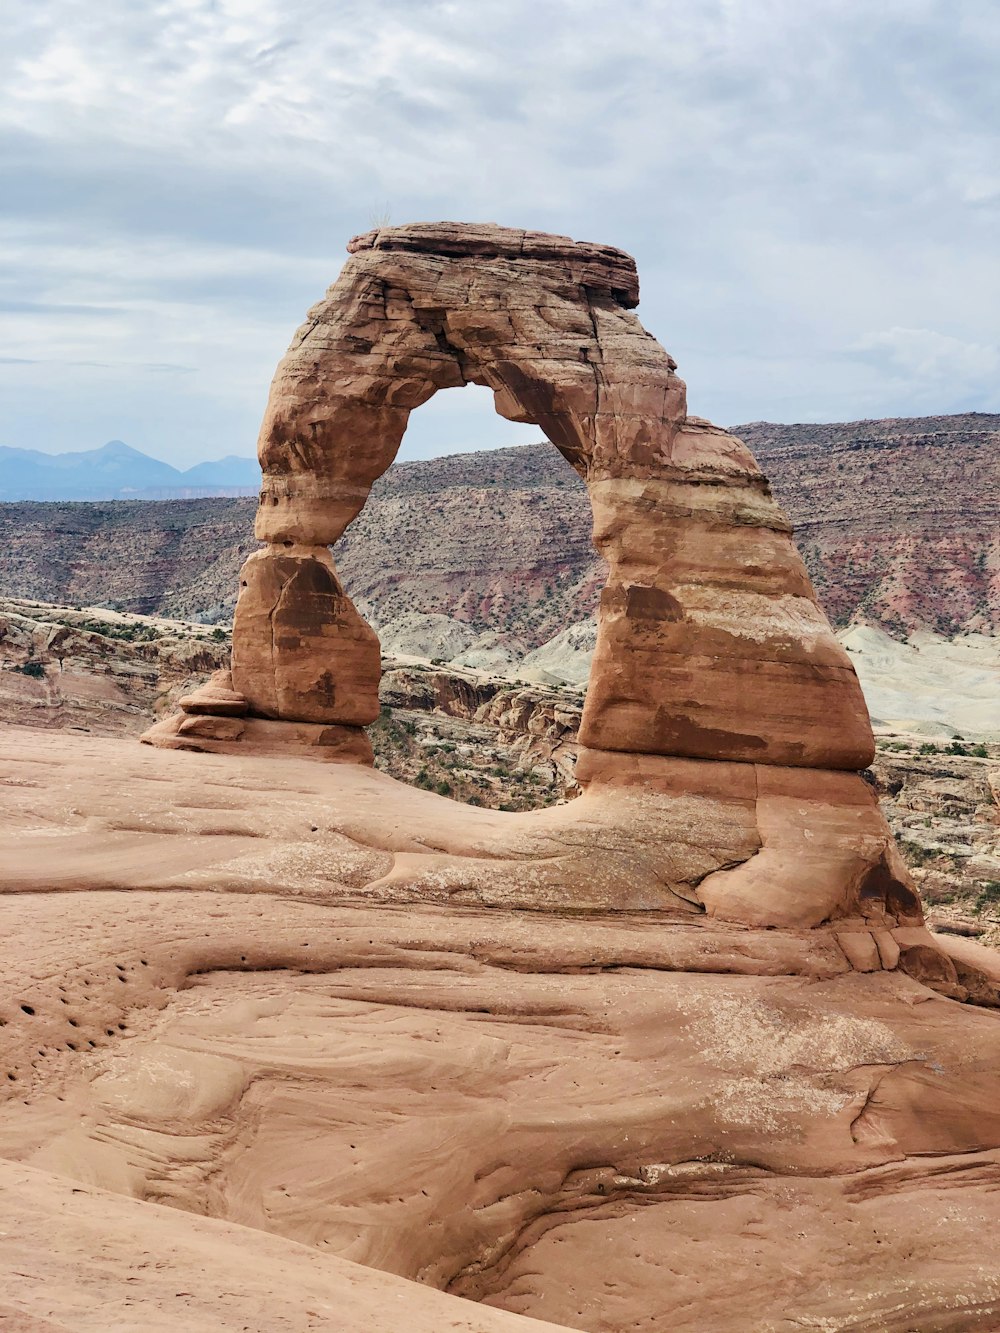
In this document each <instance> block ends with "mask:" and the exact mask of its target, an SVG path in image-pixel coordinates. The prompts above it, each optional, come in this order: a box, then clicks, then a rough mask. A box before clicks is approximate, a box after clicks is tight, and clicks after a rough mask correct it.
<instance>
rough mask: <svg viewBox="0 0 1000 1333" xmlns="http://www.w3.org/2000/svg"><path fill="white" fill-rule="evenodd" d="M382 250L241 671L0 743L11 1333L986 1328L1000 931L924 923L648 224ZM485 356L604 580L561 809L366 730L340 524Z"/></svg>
mask: <svg viewBox="0 0 1000 1333" xmlns="http://www.w3.org/2000/svg"><path fill="white" fill-rule="evenodd" d="M349 251H350V256H351V257H350V258H349V260H348V262H347V264H346V265H345V267H344V269H343V271H342V273H341V275H340V277H339V278H338V279H337V281H336V283H335V284H334V285H333V286H332V287H331V288H330V290H329V291H328V292H327V294H326V297H325V298H324V299H323V300H321V301H320V302H319V304H318V305H316V306H314V307H313V309H312V310H311V311H310V312H309V315H308V317H307V321H306V323H305V324H304V325H303V326H302V328H301V329H300V330H299V332H298V333H297V334H296V336H295V338H294V340H293V342H292V345H291V347H290V349H289V352H288V354H287V355H286V357H285V358H284V359H283V361H282V362H281V364H280V365H279V367H278V370H277V373H276V375H275V379H274V382H273V384H272V389H271V394H270V398H269V402H268V407H267V410H266V413H265V417H264V422H263V425H262V429H261V438H260V460H261V465H262V471H263V486H262V493H261V499H260V506H259V509H258V518H257V536H258V538H259V540H260V541H261V542H262V543H263V545H262V546H261V548H260V549H259V550H257V551H255V552H254V553H253V554H251V555H250V556H249V558H248V559H247V561H246V562H245V564H244V565H243V568H242V570H241V573H240V590H239V598H238V601H237V606H236V615H235V623H234V632H233V652H232V662H231V666H230V668H228V669H226V668H223V669H220V670H219V671H217V672H216V673H215V674H214V675H213V676H212V677H210V679H209V680H208V682H207V683H206V684H205V685H203V686H201V687H199V688H198V689H195V690H193V691H192V692H191V693H189V694H185V695H183V696H182V697H181V699H180V707H179V710H178V711H177V712H175V713H173V714H172V715H171V716H169V717H166V718H164V719H163V720H162V721H160V722H159V723H157V724H156V725H155V726H154V727H153V728H152V729H151V730H150V731H149V732H148V733H147V734H146V736H145V738H144V739H145V740H146V741H147V742H148V743H147V744H146V745H145V746H139V745H137V744H134V743H132V742H129V741H120V740H115V739H95V738H90V737H84V736H73V737H70V736H68V735H66V734H59V733H56V732H52V731H50V732H42V731H35V732H29V731H27V730H21V729H17V728H10V729H7V730H5V731H4V732H3V733H2V734H0V778H2V782H0V805H2V808H3V813H4V818H5V823H6V824H7V826H8V828H10V829H11V830H13V831H14V832H15V834H16V837H15V839H14V840H13V843H12V849H11V854H10V856H9V857H8V864H7V867H6V880H5V884H4V889H5V892H4V893H3V895H0V916H2V920H0V927H2V929H3V932H4V938H5V940H6V948H5V953H4V956H3V977H4V990H5V994H6V996H7V997H8V998H7V1000H6V1003H5V1005H4V1007H3V1011H2V1014H0V1021H2V1024H3V1039H4V1058H5V1065H6V1068H5V1070H4V1071H3V1072H4V1074H5V1077H4V1078H3V1079H2V1081H0V1092H3V1093H5V1099H4V1100H3V1101H2V1104H0V1153H2V1154H3V1156H2V1159H0V1198H2V1202H3V1205H4V1210H5V1218H6V1219H7V1227H6V1228H5V1235H4V1237H3V1238H2V1239H0V1263H3V1264H4V1273H5V1281H4V1284H3V1288H2V1290H3V1295H2V1296H0V1317H8V1316H9V1317H10V1319H11V1320H22V1321H24V1320H25V1319H27V1320H28V1326H29V1327H39V1328H43V1329H44V1328H53V1327H54V1328H62V1329H65V1328H71V1329H78V1328H79V1329H82V1328H92V1329H98V1328H108V1327H128V1326H129V1324H128V1321H129V1320H130V1319H131V1320H132V1321H133V1326H134V1324H135V1322H136V1320H138V1321H139V1323H141V1326H142V1327H144V1328H163V1329H167V1328H171V1327H178V1326H185V1327H198V1328H206V1329H219V1330H223V1329H224V1330H229V1329H232V1330H235V1329H247V1328H252V1329H256V1328H259V1329H261V1330H263V1329H264V1328H268V1329H271V1328H287V1329H289V1330H293V1329H296V1330H297V1329H306V1328H310V1327H316V1328H322V1327H325V1326H326V1327H328V1326H331V1325H332V1324H336V1326H338V1327H343V1328H347V1329H358V1330H360V1329H362V1328H384V1329H387V1330H390V1329H391V1330H396V1329H400V1330H401V1329H403V1328H406V1329H408V1330H409V1329H413V1330H415V1333H430V1330H432V1329H438V1328H442V1327H454V1328H457V1329H468V1330H483V1333H488V1331H489V1330H497V1333H500V1331H501V1330H504V1329H509V1330H510V1333H514V1331H515V1330H517V1329H521V1330H523V1333H528V1331H529V1330H530V1329H532V1328H535V1329H538V1330H539V1333H540V1330H541V1329H543V1328H554V1327H562V1328H573V1329H579V1330H589V1331H591V1333H633V1331H634V1333H638V1330H640V1329H643V1330H647V1329H653V1330H659V1331H660V1333H666V1331H667V1330H692V1331H693V1330H695V1329H697V1330H700V1331H701V1333H704V1331H705V1330H708V1333H713V1331H715V1333H737V1331H738V1330H742V1329H746V1328H747V1327H748V1312H749V1317H750V1320H751V1323H750V1325H749V1326H752V1327H755V1328H758V1329H761V1330H788V1331H789V1333H790V1330H791V1329H793V1328H803V1327H805V1328H816V1329H830V1328H838V1329H839V1328H843V1329H846V1328H852V1327H853V1328H868V1329H873V1330H874V1329H889V1330H897V1333H904V1330H911V1329H914V1328H917V1329H921V1330H923V1329H927V1330H932V1329H934V1330H953V1331H954V1333H961V1331H962V1330H972V1329H981V1330H988V1329H991V1328H995V1327H996V1325H997V1322H998V1320H1000V1265H998V1262H997V1260H996V1258H995V1256H994V1254H993V1250H992V1248H991V1247H989V1246H988V1245H984V1243H983V1236H984V1234H988V1233H989V1231H990V1230H991V1229H992V1228H993V1227H995V1225H996V1223H997V1221H998V1220H1000V1209H998V1205H997V1199H998V1197H1000V1191H998V1186H1000V1109H998V1108H1000V1095H998V1094H1000V1072H998V1071H1000V967H998V965H997V962H996V955H995V954H992V953H991V952H990V951H988V950H986V949H983V948H980V947H979V946H977V945H976V944H975V943H973V942H972V941H970V940H967V939H964V938H959V937H951V938H944V937H941V936H935V935H933V934H932V933H931V932H930V931H929V930H928V929H927V927H926V925H925V922H924V916H923V909H922V905H921V902H920V898H919V895H918V893H917V891H916V888H915V885H914V883H913V881H912V879H911V877H910V875H909V873H908V871H907V869H906V866H905V864H904V862H903V860H902V858H901V857H900V855H899V852H898V849H897V848H896V845H895V842H894V839H893V837H892V834H891V832H890V830H889V827H888V825H887V823H886V821H885V818H884V815H883V814H882V812H881V810H880V807H879V804H878V801H877V798H876V795H875V792H874V790H873V788H872V786H871V785H870V783H869V782H867V781H866V780H865V779H864V777H863V776H862V775H861V772H860V771H859V770H861V769H863V768H865V767H866V766H867V765H868V764H869V763H870V761H871V759H872V756H873V754H874V743H873V738H872V732H871V727H870V724H869V719H868V714H867V711H866V709H865V705H864V700H863V698H862V696H861V692H860V688H859V686H858V682H857V678H856V676H855V673H854V670H853V667H852V665H851V660H850V657H849V656H848V655H847V653H846V652H845V651H844V650H843V648H842V647H841V645H840V644H839V643H838V642H837V640H836V638H835V637H834V635H833V633H832V630H831V628H830V625H829V623H828V621H827V620H826V617H825V616H824V614H823V612H822V611H821V609H820V607H819V605H818V603H817V601H816V598H815V594H814V590H813V587H812V584H811V582H810V580H809V577H808V575H807V573H806V570H805V568H804V566H803V563H802V561H801V559H800V557H799V555H798V553H797V552H796V550H795V547H794V546H793V543H792V540H791V533H790V525H789V523H788V520H787V517H786V516H785V514H784V513H783V512H782V510H781V509H780V507H779V506H778V504H777V503H776V501H775V500H774V498H773V496H772V495H771V492H770V488H769V486H768V483H767V481H766V479H765V477H764V475H763V473H762V472H761V470H760V468H759V466H758V464H757V462H756V461H755V459H754V457H753V455H752V454H751V452H750V450H749V449H748V448H747V447H746V446H745V445H744V444H743V443H742V442H741V441H740V440H738V439H737V438H736V437H734V436H733V435H730V434H729V433H727V432H725V431H722V430H719V429H718V428H716V427H713V426H712V425H710V424H709V423H708V422H705V421H701V420H699V419H697V418H693V417H691V416H689V415H688V413H687V410H686V397H685V385H684V383H683V381H682V380H681V379H680V378H679V377H678V376H677V374H676V370H677V367H676V366H675V364H674V362H673V360H672V359H671V358H670V356H669V354H668V353H667V352H666V351H665V350H664V349H663V348H662V347H661V346H660V345H659V344H658V343H657V342H656V341H655V340H654V339H653V338H652V337H651V336H650V335H649V334H648V333H647V332H646V331H645V330H644V329H643V327H642V325H641V324H640V323H639V321H638V318H637V317H636V316H635V315H634V314H633V313H632V312H633V310H634V307H635V305H636V303H637V300H638V280H637V276H636V273H635V266H634V263H633V261H632V260H631V259H630V257H629V256H628V255H625V254H624V253H623V252H621V251H618V250H614V249H612V248H610V247H607V246H596V245H590V244H583V243H578V242H574V241H571V240H570V239H569V238H566V237H554V236H547V235H543V234H540V233H533V232H524V231H514V230H510V229H503V228H496V227H490V226H482V225H470V224H445V223H443V224H421V225H415V226H410V227H405V228H383V229H380V230H378V231H376V232H372V233H369V234H367V235H365V236H363V237H358V238H355V240H354V241H353V242H352V243H351V245H350V246H349ZM466 380H469V381H473V382H476V383H482V384H486V385H488V387H490V388H491V389H492V391H493V392H494V395H495V399H496V404H497V408H498V410H499V411H500V412H501V413H502V414H505V415H508V416H511V417H514V418H516V419H518V420H529V421H533V422H535V423H536V424H537V425H539V427H540V428H541V429H542V430H544V431H545V433H546V434H547V435H548V437H549V438H550V439H552V440H553V441H554V442H555V443H556V445H557V447H558V449H559V451H560V452H561V454H562V455H563V458H564V460H565V463H564V466H565V465H566V464H568V465H569V466H570V467H571V468H573V469H575V471H576V472H577V474H578V475H579V476H580V477H581V478H582V480H583V482H584V483H585V485H586V488H587V494H588V496H589V500H590V504H591V506H592V509H593V514H594V540H595V542H596V544H597V547H598V549H599V550H600V552H601V554H602V555H603V557H604V559H605V561H606V565H607V581H606V586H605V588H604V590H603V592H602V594H601V597H600V603H599V615H598V629H597V646H596V649H595V652H594V658H593V665H592V672H591V680H590V685H589V688H588V690H587V695H586V702H585V705H584V709H583V713H582V717H581V720H580V726H579V743H578V744H579V758H578V761H577V764H576V780H577V782H578V784H579V786H580V788H581V793H580V795H578V796H577V797H576V798H575V799H573V800H570V801H567V802H564V803H562V804H557V805H553V806H551V807H549V808H545V809H537V810H533V811H529V812H523V813H520V812H518V813H515V812H508V811H500V810H492V809H484V808H476V807H474V806H470V805H461V804H458V803H457V802H455V801H451V800H448V799H445V798H444V797H443V796H441V795H438V794H435V793H432V792H429V791H425V790H418V789H417V788H415V787H413V786H406V785H404V784H402V783H399V782H397V781H395V780H394V779H393V778H391V777H390V776H388V775H387V774H385V773H382V772H379V771H377V770H375V769H374V768H373V767H372V766H371V758H372V752H371V748H370V742H369V739H368V737H367V735H366V733H365V731H364V727H365V725H366V724H369V723H371V722H372V721H373V720H374V719H375V718H376V717H377V715H378V712H379V694H378V692H379V686H380V679H379V677H380V653H379V642H378V638H377V636H376V634H375V632H374V631H373V630H372V628H371V627H370V626H369V625H368V624H367V623H366V621H365V620H364V618H363V616H362V615H361V613H360V612H359V610H358V609H357V608H356V607H355V605H354V604H353V602H352V600H351V598H350V595H349V593H350V590H349V587H348V586H347V582H346V579H345V578H344V577H343V572H342V570H340V569H338V567H337V565H336V564H335V562H334V557H333V556H331V554H330V546H331V545H332V544H333V543H335V542H336V541H337V539H338V538H340V537H341V536H342V534H343V533H344V531H345V529H347V528H348V527H349V525H350V524H351V523H352V521H353V520H354V519H355V518H356V517H357V515H358V514H359V513H360V512H361V511H362V509H363V507H364V506H365V503H366V500H367V498H368V495H369V492H370V490H371V487H372V486H373V484H374V482H375V480H376V478H377V477H378V476H379V475H380V474H381V473H383V472H384V471H385V470H386V469H387V468H388V466H389V464H390V463H391V461H392V458H393V456H394V453H395V450H396V449H397V448H398V446H399V443H400V440H401V438H402V435H403V432H404V430H405V427H406V422H407V418H408V415H409V412H410V411H411V410H413V409H414V408H415V407H417V406H418V405H419V404H420V403H421V402H423V401H426V399H427V398H428V397H430V395H431V394H432V393H433V392H435V391H437V390H438V389H441V388H446V387H448V386H449V385H455V384H459V383H462V382H465V381H466ZM69 1182H73V1184H72V1185H70V1184H69ZM162 1204H166V1205H169V1207H168V1208H160V1207H157V1205H162ZM95 1272H96V1273H99V1281H96V1282H95V1280H94V1273H95ZM31 1321H34V1322H33V1323H32V1322H31ZM542 1321H548V1322H547V1323H545V1322H542Z"/></svg>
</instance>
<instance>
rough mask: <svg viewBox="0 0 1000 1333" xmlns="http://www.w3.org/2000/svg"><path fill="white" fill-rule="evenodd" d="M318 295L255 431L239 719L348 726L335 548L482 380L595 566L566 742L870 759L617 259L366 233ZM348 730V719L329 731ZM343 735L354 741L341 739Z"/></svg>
mask: <svg viewBox="0 0 1000 1333" xmlns="http://www.w3.org/2000/svg"><path fill="white" fill-rule="evenodd" d="M348 250H349V251H350V258H349V260H348V262H347V263H346V264H345V266H344V268H343V270H342V272H341V274H340V276H339V277H338V279H337V281H336V282H335V283H334V285H333V286H332V287H331V288H330V290H329V291H328V292H327V294H326V296H325V297H324V299H323V300H322V301H321V302H320V303H319V304H318V305H316V306H314V307H313V308H312V310H310V312H309V315H308V317H307V320H306V323H305V324H303V326H302V327H301V328H300V329H299V330H298V332H297V334H296V335H295V338H294V340H293V342H292V345H291V347H290V348H289V351H288V353H287V354H286V356H285V357H284V359H283V360H282V362H281V364H280V365H279V367H278V370H277V373H276V375H275V378H274V382H273V384H272V387H271V394H270V398H269V401H268V405H267V411H266V414H265V418H264V423H263V426H262V429H261V436H260V443H259V456H260V461H261V468H262V472H263V486H262V490H261V500H260V509H259V513H258V518H257V525H256V532H257V536H258V537H259V538H260V539H261V540H262V541H263V542H265V543H267V545H266V546H265V547H264V549H263V550H261V551H260V552H258V553H257V554H255V555H254V556H252V557H251V559H250V560H249V561H248V562H247V564H246V566H245V568H244V570H243V573H242V576H241V582H242V585H243V586H242V589H241V594H240V599H239V604H238V606H237V612H236V623H235V628H234V644H233V681H234V685H235V688H236V690H237V691H238V692H239V693H240V694H241V695H243V696H244V697H245V698H246V699H247V701H248V703H249V708H250V711H251V713H252V714H255V715H257V716H259V717H263V718H271V719H281V720H286V721H291V722H296V723H304V724H314V725H315V724H319V725H321V726H324V727H327V728H329V727H337V728H358V727H361V726H363V725H365V724H366V723H368V722H370V721H372V720H374V718H375V717H376V716H377V712H378V701H377V688H378V677H379V655H378V643H377V639H376V638H375V636H374V634H373V633H372V631H371V630H370V629H369V628H368V627H367V626H366V625H365V623H364V622H363V621H362V620H361V618H360V617H359V616H358V615H357V613H356V611H355V610H354V608H353V606H352V604H351V603H350V600H349V598H348V597H347V595H346V593H345V592H344V590H343V588H342V587H341V585H340V583H339V581H338V579H337V575H336V571H335V569H334V567H333V562H332V560H331V557H330V554H329V551H328V549H327V548H328V547H329V545H331V544H332V543H333V542H335V541H336V540H337V539H338V538H339V537H340V535H341V534H342V533H343V531H344V530H345V528H346V527H347V525H348V524H349V523H350V522H351V520H352V519H353V518H354V517H355V516H356V515H357V514H358V513H359V512H360V510H361V508H362V506H363V504H364V502H365V500H366V498H367V496H368V492H369V490H370V487H371V485H372V483H373V482H374V481H375V479H376V478H377V477H378V476H379V475H381V473H382V472H384V471H385V469H386V468H387V467H388V466H389V464H390V463H391V462H392V460H393V458H394V457H395V454H396V451H397V449H398V448H399V444H400V441H401V440H402V437H403V433H404V431H405V429H406V423H407V418H408V416H409V414H410V412H411V411H412V410H413V409H414V408H415V407H418V406H419V405H420V404H421V403H424V402H426V401H427V400H428V399H429V398H430V397H431V396H432V395H433V394H434V393H435V392H437V391H438V390H439V389H445V388H449V387H454V386H458V385H462V384H465V383H468V382H471V383H476V384H481V385H486V386H487V387H489V388H490V389H492V390H493V392H494V396H495V401H496V406H497V410H498V411H499V412H500V413H501V414H502V415H503V416H506V417H508V418H510V419H511V420H516V421H523V422H530V423H534V424H536V425H538V426H539V427H540V429H541V430H542V431H544V432H545V434H546V435H547V436H548V438H549V439H550V440H552V442H553V443H554V444H555V445H556V446H557V448H559V449H560V451H561V452H562V453H563V455H564V456H565V457H566V459H567V460H568V461H569V462H570V464H571V465H572V466H573V467H575V468H576V470H577V471H578V472H579V473H580V474H581V475H582V476H583V477H584V479H585V480H586V482H587V486H588V489H589V491H590V496H591V502H592V505H593V509H594V540H595V543H596V545H597V546H598V548H599V549H600V550H601V552H602V554H604V555H605V557H606V558H607V559H608V562H609V565H610V575H609V580H608V585H607V588H606V590H605V593H604V595H603V598H602V603H601V610H600V618H599V635H598V648H597V653H596V655H595V660H594V668H593V672H592V676H591V681H590V687H589V691H588V698H587V707H586V712H585V715H584V721H583V727H582V730H581V741H582V743H583V744H585V745H586V746H588V747H590V748H591V749H594V750H597V751H612V752H626V753H634V754H658V755H666V756H683V757H689V758H703V759H726V760H737V761H749V762H754V763H765V764H777V765H792V766H807V767H819V768H836V769H848V770H852V769H854V770H856V769H859V768H862V767H864V766H865V765H866V764H867V763H869V762H870V760H871V756H872V753H873V745H872V738H871V731H870V727H869V724H868V717H867V711H866V709H865V705H864V701H863V699H862V697H861V693H860V690H859V687H858V684H857V680H856V678H855V675H854V671H853V668H852V667H851V664H850V662H849V660H848V658H847V657H846V654H845V653H844V652H843V650H842V649H841V648H840V646H839V644H838V643H837V642H836V640H835V638H834V637H833V635H832V633H831V632H830V628H829V625H828V624H827V621H826V619H825V617H824V616H823V613H822V612H821V611H820V610H819V608H818V606H817V604H816V601H815V597H814V594H813V591H812V588H811V586H810V583H809V580H808V577H807V575H806V572H805V569H804V568H803V566H802V563H801V561H800V559H799V557H798V555H797V553H796V551H795V548H794V546H793V545H792V542H791V534H790V528H789V525H788V522H787V520H786V519H785V517H784V515H783V514H782V512H781V510H780V509H779V507H778V506H777V504H776V503H775V502H774V500H773V499H772V497H771V495H770V492H769V489H768V486H767V482H766V480H765V478H764V477H763V476H762V474H761V472H760V470H759V468H758V467H757V465H756V463H755V462H754V460H753V458H752V456H751V454H750V453H749V451H748V450H747V449H746V448H745V447H744V446H743V445H742V444H741V443H740V441H738V440H736V439H735V438H733V437H732V436H730V435H728V434H727V433H726V432H724V431H721V430H718V429H716V428H715V427H713V426H711V425H710V424H709V423H708V422H705V421H702V420H700V419H698V418H694V417H690V416H688V415H687V410H686V402H685V386H684V383H683V381H682V380H680V379H679V378H678V376H677V375H676V373H675V370H676V366H675V362H674V361H673V359H672V358H671V357H670V356H669V355H668V354H667V353H666V352H665V351H664V349H663V348H662V347H661V346H660V344H659V343H658V342H657V341H656V340H655V339H654V338H653V337H652V336H651V335H650V334H649V333H647V332H646V330H645V329H644V328H643V327H642V325H641V324H640V322H639V320H638V319H637V318H636V316H635V315H634V314H633V313H632V310H633V308H634V307H635V306H636V305H637V304H638V278H637V274H636V269H635V264H634V261H633V260H632V259H631V258H630V257H629V256H628V255H626V254H624V253H623V252H622V251H620V250H615V249H612V248H611V247H608V246H600V245H589V244H582V243H578V242H574V241H571V240H569V239H568V238H565V237H558V236H547V235H544V234H541V233H537V232H529V231H519V230H513V229H507V228H499V227H492V226H484V225H468V224H463V225H460V224H446V223H440V224H425V225H416V226H407V227H394V228H382V229H380V230H377V231H373V232H369V233H367V234H366V235H363V236H359V237H356V238H355V239H354V240H353V241H351V243H350V245H349V246H348ZM338 738H339V739H340V740H341V741H342V742H343V741H344V734H343V733H338ZM349 752H351V753H354V752H356V747H355V748H354V749H351V747H350V745H349Z"/></svg>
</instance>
